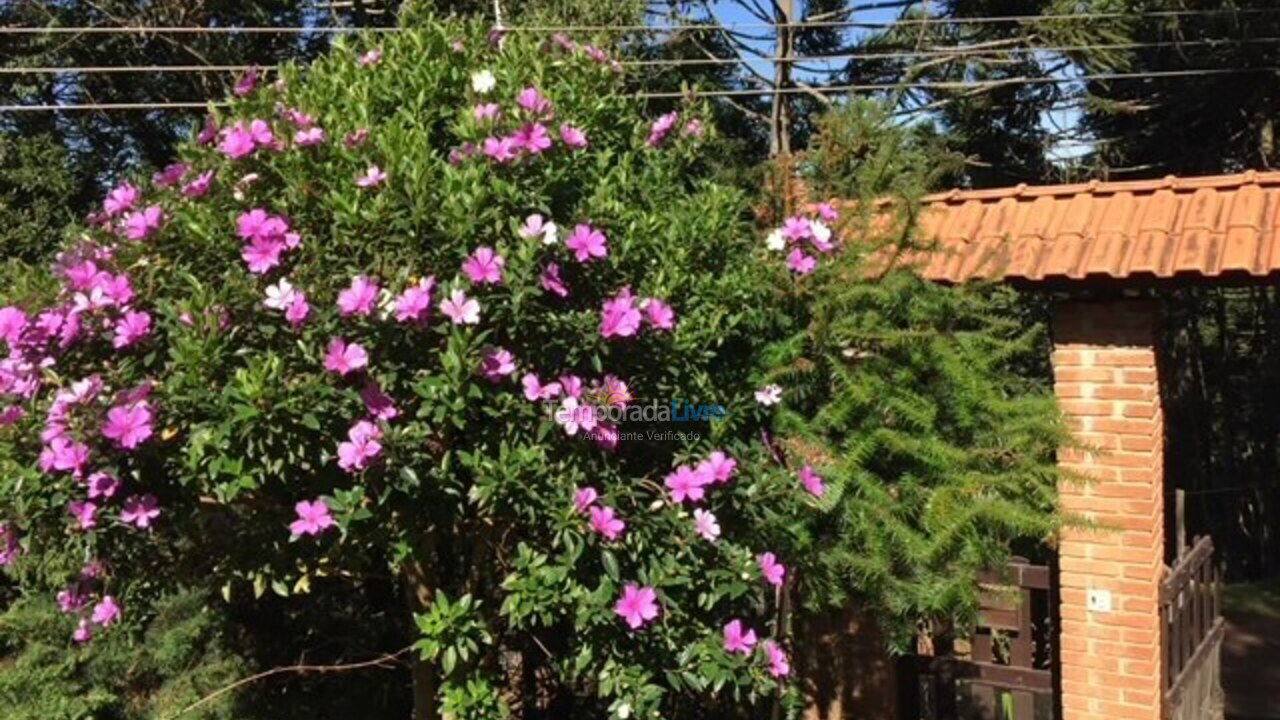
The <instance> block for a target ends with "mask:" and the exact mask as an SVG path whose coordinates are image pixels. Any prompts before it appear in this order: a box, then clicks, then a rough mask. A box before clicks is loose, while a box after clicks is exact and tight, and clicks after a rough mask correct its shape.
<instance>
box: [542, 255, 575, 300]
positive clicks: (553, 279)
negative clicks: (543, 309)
mask: <svg viewBox="0 0 1280 720" xmlns="http://www.w3.org/2000/svg"><path fill="white" fill-rule="evenodd" d="M538 284H539V285H541V286H542V289H543V290H546V291H547V292H549V293H555V294H556V295H559V296H560V297H569V288H568V287H567V286H566V285H565V284H564V280H562V279H561V278H560V266H559V265H558V264H556V263H548V264H547V266H546V267H545V268H543V269H542V274H541V275H539V276H538Z"/></svg>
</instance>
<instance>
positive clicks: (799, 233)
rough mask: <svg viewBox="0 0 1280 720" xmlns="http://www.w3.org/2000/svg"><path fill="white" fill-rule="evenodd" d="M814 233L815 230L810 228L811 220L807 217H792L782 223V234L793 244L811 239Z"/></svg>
mask: <svg viewBox="0 0 1280 720" xmlns="http://www.w3.org/2000/svg"><path fill="white" fill-rule="evenodd" d="M812 232H813V229H812V228H811V227H810V226H809V219H808V218H806V217H801V216H799V215H792V216H791V217H789V218H787V219H785V220H783V221H782V234H783V236H784V237H786V238H787V239H788V240H790V241H792V242H795V241H797V240H804V239H805V238H807V237H809V236H810V235H811V234H812Z"/></svg>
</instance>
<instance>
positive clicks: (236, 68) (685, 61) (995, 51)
mask: <svg viewBox="0 0 1280 720" xmlns="http://www.w3.org/2000/svg"><path fill="white" fill-rule="evenodd" d="M1277 43H1280V37H1264V38H1242V39H1238V40H1237V39H1209V40H1185V41H1183V40H1177V41H1162V42H1135V43H1111V44H1100V45H1057V46H1046V47H1019V48H1000V47H978V46H964V45H960V46H956V47H953V48H940V47H934V48H931V49H928V50H919V51H904V52H885V53H879V52H870V53H842V54H832V55H800V56H792V57H789V58H788V57H760V58H741V57H734V58H666V59H655V60H622V61H620V64H621V65H623V66H626V67H678V66H687V65H691V66H697V65H741V64H744V63H751V62H758V63H772V64H776V63H784V64H797V63H812V62H835V61H848V60H905V59H911V58H931V57H969V56H975V55H976V56H981V55H1000V54H1023V53H1025V54H1035V53H1064V52H1092V51H1096V50H1141V49H1151V48H1186V47H1221V46H1227V45H1253V44H1277ZM251 68H256V69H257V70H261V71H271V70H277V69H279V66H278V65H101V66H84V67H58V66H32V67H4V68H0V75H39V74H54V73H81V74H86V75H92V74H109V73H135V72H137V73H151V72H158V73H165V72H172V73H193V72H245V71H247V70H249V69H251Z"/></svg>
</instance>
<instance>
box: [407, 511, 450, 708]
mask: <svg viewBox="0 0 1280 720" xmlns="http://www.w3.org/2000/svg"><path fill="white" fill-rule="evenodd" d="M435 554H436V531H435V530H434V529H432V530H428V531H427V534H426V536H425V537H424V538H423V543H422V545H421V546H420V547H419V549H418V552H417V553H415V555H414V557H412V558H410V559H409V560H407V561H406V562H405V565H404V568H403V570H402V571H401V574H402V575H403V576H404V594H405V603H406V605H407V606H408V608H409V614H410V626H411V627H416V624H415V623H413V622H412V620H413V617H412V616H413V614H415V613H422V612H426V611H427V610H428V609H429V608H430V607H431V604H432V602H433V601H434V600H435V594H436V577H435V573H434V568H435V565H436V562H435ZM412 662H413V720H438V719H439V717H440V707H439V699H438V698H437V697H436V696H437V694H438V691H439V689H440V678H439V675H438V674H437V671H436V666H435V663H433V662H430V661H427V660H423V659H422V658H421V657H420V656H419V655H418V653H416V652H415V653H413V657H412Z"/></svg>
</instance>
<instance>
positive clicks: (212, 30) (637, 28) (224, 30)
mask: <svg viewBox="0 0 1280 720" xmlns="http://www.w3.org/2000/svg"><path fill="white" fill-rule="evenodd" d="M1277 13H1280V7H1274V8H1209V9H1204V10H1160V11H1150V12H1140V13H1132V12H1096V13H1064V14H1049V15H1000V16H985V17H958V18H945V17H929V18H902V19H899V20H893V21H890V22H876V23H872V22H861V21H855V20H820V21H807V22H806V21H800V22H792V23H731V24H727V25H725V24H718V23H680V24H666V25H659V24H646V25H522V26H508V27H504V28H503V30H505V31H507V32H674V31H683V30H717V31H719V30H729V31H738V30H778V29H781V28H791V29H797V30H804V29H818V28H841V27H848V28H860V29H885V28H893V27H910V26H914V25H921V24H928V25H989V24H999V23H1019V24H1035V23H1044V22H1060V21H1081V20H1122V19H1135V20H1143V19H1172V18H1182V17H1211V16H1217V15H1230V16H1249V15H1264V14H1265V15H1270V14H1277ZM401 30H402V28H398V27H365V28H357V27H329V26H325V27H319V26H316V27H287V26H282V27H265V26H243V27H193V26H156V27H144V26H101V25H90V26H79V27H58V26H52V27H13V26H10V27H0V35H7V34H18V35H38V34H90V33H113V32H114V33H122V34H202V33H203V34H229V33H281V34H291V33H302V34H307V33H356V32H365V31H367V32H375V33H394V32H401Z"/></svg>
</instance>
